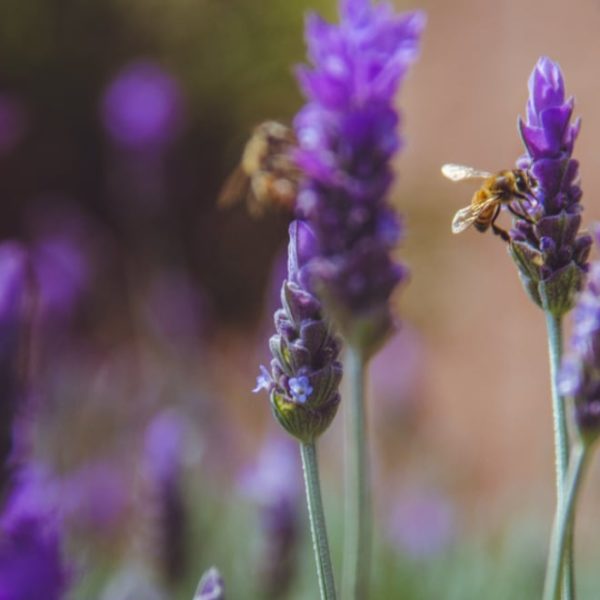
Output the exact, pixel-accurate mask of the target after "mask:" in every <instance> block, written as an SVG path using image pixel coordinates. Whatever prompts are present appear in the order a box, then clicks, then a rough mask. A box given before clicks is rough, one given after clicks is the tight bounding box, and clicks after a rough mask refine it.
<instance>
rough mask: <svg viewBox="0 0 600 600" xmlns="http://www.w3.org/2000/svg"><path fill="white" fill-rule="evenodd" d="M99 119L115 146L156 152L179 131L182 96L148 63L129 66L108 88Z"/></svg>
mask: <svg viewBox="0 0 600 600" xmlns="http://www.w3.org/2000/svg"><path fill="white" fill-rule="evenodd" d="M102 118H103V121H104V126H105V128H106V130H107V131H108V133H109V135H110V136H111V137H112V139H113V140H114V141H115V142H116V143H117V144H119V145H121V146H123V147H125V148H130V149H134V150H144V149H153V150H160V149H161V148H163V147H164V146H166V145H167V144H169V143H170V142H171V141H173V140H174V139H175V137H176V136H177V134H178V133H179V131H180V128H181V122H182V118H183V96H182V93H181V89H180V86H179V82H178V81H177V80H176V79H175V77H174V76H173V75H171V74H170V73H169V72H167V71H166V70H165V69H163V68H162V67H161V66H159V65H157V64H155V63H153V62H151V61H148V60H139V61H136V62H133V63H130V64H129V65H127V66H126V67H124V68H123V69H122V70H121V71H120V72H119V73H118V74H117V76H116V77H115V78H114V79H113V81H112V82H111V83H110V85H109V86H108V88H107V90H106V92H105V94H104V98H103V101H102Z"/></svg>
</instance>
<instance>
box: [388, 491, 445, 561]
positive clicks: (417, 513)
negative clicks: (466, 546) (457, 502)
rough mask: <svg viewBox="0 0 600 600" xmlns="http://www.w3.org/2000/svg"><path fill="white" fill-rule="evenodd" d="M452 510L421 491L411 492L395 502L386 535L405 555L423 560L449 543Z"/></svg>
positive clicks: (436, 497)
mask: <svg viewBox="0 0 600 600" xmlns="http://www.w3.org/2000/svg"><path fill="white" fill-rule="evenodd" d="M454 533H455V522H454V511H453V508H452V506H451V505H450V503H449V501H448V499H446V498H445V497H443V496H441V495H440V494H438V493H434V492H431V491H426V490H424V489H412V490H409V491H408V492H406V493H405V494H404V495H403V496H402V497H401V498H400V499H399V500H398V502H397V504H396V506H395V507H394V511H393V513H392V519H391V523H390V527H389V536H390V539H391V541H392V543H393V544H394V546H395V547H396V548H397V549H398V550H399V551H400V552H403V553H405V554H407V555H408V556H410V557H412V558H414V559H417V560H423V559H428V558H432V557H433V556H435V555H437V554H439V553H440V552H442V551H443V550H444V549H446V548H447V547H448V545H449V544H450V543H451V542H452V539H453V537H454Z"/></svg>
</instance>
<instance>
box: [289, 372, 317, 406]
mask: <svg viewBox="0 0 600 600" xmlns="http://www.w3.org/2000/svg"><path fill="white" fill-rule="evenodd" d="M288 385H289V388H290V392H291V394H292V398H293V399H294V400H295V401H296V402H298V403H299V404H304V403H305V402H306V401H307V400H308V398H309V396H310V395H311V394H312V392H313V389H312V386H311V385H310V381H309V380H308V377H307V376H306V375H301V376H300V377H291V378H290V380H289V382H288Z"/></svg>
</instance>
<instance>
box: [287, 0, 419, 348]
mask: <svg viewBox="0 0 600 600" xmlns="http://www.w3.org/2000/svg"><path fill="white" fill-rule="evenodd" d="M340 7H341V8H340V13H341V22H340V23H339V25H330V24H328V23H326V22H325V21H323V20H322V19H321V18H320V17H318V16H317V15H311V16H310V17H309V19H308V21H307V25H306V38H307V44H308V54H309V58H310V61H311V62H312V63H313V68H312V69H309V68H306V67H303V68H300V69H299V70H298V80H299V82H300V86H301V88H302V90H303V92H304V94H305V96H306V97H307V98H308V104H307V105H306V106H305V107H304V108H303V109H302V110H301V112H300V113H299V114H298V115H297V117H296V120H295V129H296V134H297V137H298V142H299V151H298V153H297V155H296V160H297V163H298V165H299V166H300V168H301V169H302V170H303V172H304V174H305V176H306V181H305V184H304V186H303V189H302V190H301V192H300V194H299V196H298V208H299V211H300V213H301V214H302V215H303V216H304V217H306V218H307V219H308V221H309V222H310V224H311V226H312V227H313V228H314V231H315V233H316V236H317V240H318V247H319V249H318V256H317V257H316V258H315V260H314V261H313V262H312V265H311V272H312V275H313V277H314V279H315V281H316V284H317V285H318V289H317V291H318V293H319V294H321V295H323V298H324V299H325V300H326V301H327V304H328V307H330V308H331V309H332V311H333V314H334V315H335V316H336V319H337V321H338V322H339V324H340V325H341V328H342V332H343V333H344V335H345V337H346V338H347V339H348V340H349V341H350V342H351V343H352V344H357V345H359V346H360V347H361V348H365V349H368V350H371V351H372V350H374V349H375V347H376V346H377V345H379V344H380V343H381V341H382V340H383V338H384V337H385V336H386V335H387V334H388V333H389V331H390V329H391V327H392V317H391V314H390V310H389V306H388V302H389V298H390V295H391V293H392V291H393V290H394V288H395V287H396V285H397V284H398V283H399V282H400V281H402V280H403V279H405V278H406V269H405V268H404V267H403V266H401V265H399V264H397V263H395V262H394V261H393V259H392V257H391V250H392V249H393V248H394V246H395V245H396V243H397V242H398V240H399V238H400V235H401V226H400V222H399V220H398V217H397V215H396V214H395V212H394V211H393V210H392V207H391V206H389V204H388V203H387V201H386V198H387V193H388V191H389V188H390V185H391V183H392V180H393V174H392V168H391V159H392V157H393V155H394V154H395V153H396V152H397V151H398V150H399V149H400V148H401V145H402V141H401V139H400V138H399V137H398V134H397V133H396V129H397V126H398V123H399V115H398V113H397V111H396V109H395V106H394V97H395V95H396V92H397V91H398V88H399V87H400V84H401V83H402V80H403V79H404V77H405V75H406V72H407V70H408V67H409V66H410V64H411V63H412V62H414V61H415V60H416V58H417V55H418V46H419V37H420V35H421V32H422V30H423V27H424V25H425V16H424V14H423V13H422V12H411V13H405V14H403V15H399V16H397V15H395V14H394V11H393V9H392V6H391V5H390V4H388V3H379V4H377V5H373V4H371V2H370V0H341V2H340Z"/></svg>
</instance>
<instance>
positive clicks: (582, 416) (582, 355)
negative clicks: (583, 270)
mask: <svg viewBox="0 0 600 600" xmlns="http://www.w3.org/2000/svg"><path fill="white" fill-rule="evenodd" d="M595 236H596V245H597V246H600V229H597V230H596V232H595ZM559 389H560V392H561V394H563V395H564V396H568V397H571V398H573V399H574V403H575V422H576V424H577V427H578V429H579V432H580V434H581V436H582V438H583V439H584V441H586V442H589V443H591V442H592V441H594V440H595V439H596V438H597V437H598V436H599V435H600V262H597V261H596V262H594V263H592V264H591V266H590V269H589V275H588V281H587V284H586V286H585V289H584V290H583V292H582V293H581V294H580V295H579V297H578V299H577V303H576V305H575V308H574V310H573V333H572V336H571V343H570V349H569V352H568V354H567V355H566V357H565V359H564V360H563V364H562V367H561V371H560V376H559Z"/></svg>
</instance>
